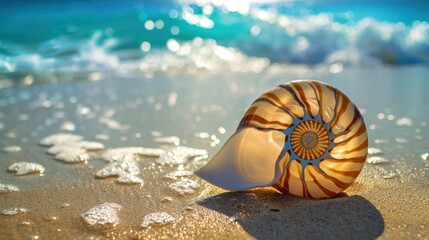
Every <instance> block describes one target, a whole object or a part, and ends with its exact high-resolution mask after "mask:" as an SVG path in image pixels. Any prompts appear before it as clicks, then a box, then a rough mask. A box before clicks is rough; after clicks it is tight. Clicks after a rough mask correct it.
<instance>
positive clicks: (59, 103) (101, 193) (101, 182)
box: [0, 67, 429, 239]
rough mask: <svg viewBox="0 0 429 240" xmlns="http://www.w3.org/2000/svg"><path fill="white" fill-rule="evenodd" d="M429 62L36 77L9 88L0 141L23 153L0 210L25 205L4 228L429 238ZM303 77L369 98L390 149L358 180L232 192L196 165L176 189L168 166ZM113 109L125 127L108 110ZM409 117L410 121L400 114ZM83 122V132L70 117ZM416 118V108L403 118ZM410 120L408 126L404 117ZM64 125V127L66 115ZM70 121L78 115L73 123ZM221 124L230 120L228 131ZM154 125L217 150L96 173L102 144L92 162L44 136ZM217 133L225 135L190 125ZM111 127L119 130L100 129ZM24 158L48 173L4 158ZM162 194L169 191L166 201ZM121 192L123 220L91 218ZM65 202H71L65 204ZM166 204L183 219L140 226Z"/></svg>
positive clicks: (131, 136)
mask: <svg viewBox="0 0 429 240" xmlns="http://www.w3.org/2000/svg"><path fill="white" fill-rule="evenodd" d="M428 74H429V70H428V69H425V68H420V67H404V68H372V69H345V70H344V71H343V72H340V73H338V74H330V73H329V72H326V71H323V70H320V71H318V70H315V71H291V72H287V73H285V72H280V73H276V72H271V73H264V74H243V73H222V74H212V73H197V74H193V75H189V74H176V75H174V76H169V75H166V74H155V76H154V77H153V78H150V79H147V78H139V77H122V78H114V79H104V80H102V81H98V82H74V83H63V84H40V85H34V86H30V87H22V88H20V87H14V88H7V89H2V90H0V123H1V124H2V125H3V128H2V129H1V130H0V135H1V136H2V137H1V140H0V147H1V149H3V148H4V147H7V146H11V145H18V146H20V147H21V149H22V150H21V151H20V152H15V153H5V152H1V153H0V183H2V184H12V185H15V186H17V187H19V189H20V191H18V192H12V193H4V194H1V195H0V199H1V200H0V211H2V210H4V209H8V208H12V207H22V208H25V209H27V212H24V213H20V214H17V215H14V216H5V215H0V236H1V237H0V238H2V239H28V238H34V239H36V238H38V239H59V238H62V239H82V238H84V239H86V238H94V239H104V238H113V237H116V238H120V239H123V238H141V239H151V238H156V239H158V238H178V239H225V238H230V239H251V238H256V239H278V238H283V239H285V238H287V239H302V238H306V239H316V238H328V239H339V238H342V239H344V238H347V239H374V238H381V239H419V238H420V239H428V238H429V225H428V224H427V216H429V208H428V207H427V206H428V205H429V198H428V196H429V175H428V173H429V161H428V160H424V157H422V155H423V154H425V153H427V152H429V128H428V127H427V118H428V116H429V115H428V113H429V105H427V102H429V96H428V95H427V93H426V92H427V89H429V82H428V81H427V79H426V78H427V76H428ZM300 78H316V79H319V80H322V81H326V82H328V83H330V84H333V85H334V86H336V87H337V88H339V89H341V90H342V91H343V92H344V93H346V94H347V95H348V96H349V97H350V99H351V100H352V101H354V103H355V104H356V105H357V106H358V107H359V108H360V109H361V110H362V112H363V113H364V118H365V121H366V124H367V127H368V134H369V142H370V147H373V148H377V149H380V150H382V153H380V154H378V156H380V157H383V158H384V159H386V160H387V161H388V162H387V163H380V164H369V163H368V164H366V166H365V167H364V170H363V172H362V173H361V175H360V176H359V177H358V179H357V181H356V182H355V183H354V184H353V185H352V186H351V187H350V188H348V189H347V190H346V191H345V192H344V193H343V194H341V195H340V196H338V197H336V198H333V199H327V200H312V199H305V198H299V197H293V196H289V195H282V194H278V193H277V192H275V190H273V189H271V188H265V189H255V190H251V191H247V192H228V191H224V190H222V189H219V188H216V187H214V186H211V185H210V184H208V183H205V182H204V181H202V180H200V179H198V178H197V177H195V176H189V177H186V178H188V179H190V180H193V181H196V182H197V183H199V184H201V187H200V188H198V189H196V190H195V192H194V193H192V194H188V195H185V196H180V195H178V194H177V193H175V192H174V191H172V190H171V189H170V188H169V185H170V184H172V183H174V182H177V181H178V180H179V179H180V178H179V179H176V180H174V179H168V178H165V177H164V175H165V174H167V173H169V172H171V171H175V170H195V169H197V168H198V167H200V166H201V165H203V164H204V163H205V161H207V160H208V159H209V158H210V156H212V155H213V154H214V153H216V151H217V150H218V149H219V148H220V147H221V145H222V144H223V143H224V142H225V141H226V139H227V138H228V137H229V135H230V134H232V132H233V131H234V129H235V127H236V126H237V124H238V122H239V120H240V118H241V116H242V114H243V113H244V111H245V110H246V109H247V107H248V106H249V105H250V103H251V102H252V101H253V100H254V99H255V98H256V97H257V96H258V95H260V94H261V93H262V92H264V91H266V90H267V89H269V88H271V87H273V86H275V85H277V84H280V83H284V82H287V81H289V80H293V79H300ZM106 116H109V119H111V120H114V121H116V122H117V123H119V127H115V126H114V124H113V125H109V124H106V122H105V121H104V122H103V121H100V119H101V118H103V117H106ZM404 118H408V119H409V120H411V122H412V123H411V124H408V123H407V124H401V122H400V121H399V122H398V120H400V119H404ZM67 122H69V123H73V124H74V126H75V129H74V130H73V131H67V130H61V127H62V126H63V129H64V123H67ZM405 122H407V121H405ZM398 125H405V126H398ZM65 129H67V127H66V128H65ZM68 129H69V130H71V128H68ZM221 129H225V130H226V131H225V133H224V134H222V133H223V131H222V130H221ZM153 131H159V132H160V133H162V134H163V136H178V137H179V138H180V139H181V143H180V144H181V145H182V146H187V147H193V148H199V149H206V150H207V151H208V153H209V158H208V159H205V160H193V159H189V160H188V161H187V162H185V163H183V164H179V165H161V164H158V163H156V158H155V157H146V156H139V157H138V164H139V167H140V169H141V174H140V175H139V176H140V177H141V178H142V179H143V180H144V182H145V183H144V185H143V186H140V185H138V184H137V185H124V184H118V183H116V182H115V178H114V177H112V178H105V179H99V178H96V177H95V173H96V172H97V171H98V170H100V169H101V168H103V167H104V166H105V165H106V164H107V163H106V162H105V161H103V160H101V159H100V157H99V156H100V155H99V154H100V153H102V151H91V152H89V153H90V156H91V158H90V160H89V161H87V163H76V164H67V163H64V162H61V161H58V160H55V159H54V157H53V156H51V155H47V154H46V153H45V151H46V148H44V147H42V146H40V145H39V144H38V143H39V141H40V140H41V139H42V138H44V137H46V136H48V135H51V134H55V133H60V132H69V133H73V134H78V135H81V136H83V137H84V138H85V140H89V141H96V142H101V143H103V144H104V145H105V146H106V148H107V149H112V148H118V147H130V146H140V147H150V148H164V149H170V148H174V146H171V145H168V146H162V144H159V143H155V142H154V135H157V134H158V133H153ZM199 132H207V133H209V135H215V136H216V138H215V139H219V141H220V143H219V144H217V142H216V141H213V140H210V139H200V138H196V137H194V135H195V133H199ZM99 134H103V135H107V136H109V139H102V140H101V139H100V138H99V137H98V138H97V137H96V135H99ZM19 161H27V162H35V163H39V164H41V165H42V166H44V167H45V168H46V170H45V172H44V174H43V176H39V175H37V174H36V175H28V176H15V175H14V174H13V173H10V172H8V171H7V169H8V167H9V166H10V165H11V164H13V163H15V162H19ZM166 196H170V197H172V198H173V201H171V202H161V199H163V198H164V197H166ZM104 202H112V203H117V204H120V205H121V206H122V209H121V210H119V211H118V216H119V218H120V222H119V224H118V225H117V226H116V227H114V228H110V229H104V230H95V229H91V228H89V227H88V226H87V225H86V224H85V223H84V221H83V220H82V218H81V214H82V213H85V212H86V211H88V210H89V209H90V208H92V207H94V206H96V205H98V204H101V203H104ZM66 203H67V204H69V207H64V206H63V205H64V204H66ZM160 211H163V212H166V213H169V214H170V215H172V216H173V217H174V218H175V221H174V222H173V223H170V224H166V225H164V226H158V227H156V226H154V227H149V228H141V227H139V225H140V224H141V220H142V218H143V217H144V216H145V215H146V214H149V213H152V212H160Z"/></svg>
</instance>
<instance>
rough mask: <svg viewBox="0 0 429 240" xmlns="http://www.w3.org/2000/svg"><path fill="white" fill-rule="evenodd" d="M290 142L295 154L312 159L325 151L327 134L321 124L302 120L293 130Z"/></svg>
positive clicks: (327, 139) (327, 141)
mask: <svg viewBox="0 0 429 240" xmlns="http://www.w3.org/2000/svg"><path fill="white" fill-rule="evenodd" d="M290 143H291V146H292V150H293V151H294V152H295V154H296V155H297V156H299V157H300V158H303V159H307V160H313V159H316V158H319V157H321V156H322V155H323V154H324V153H325V152H326V149H327V148H328V144H329V135H328V132H327V131H326V129H325V128H324V127H323V125H322V124H320V123H318V122H316V121H313V120H308V121H303V122H301V123H300V124H298V125H297V126H296V127H295V129H294V130H293V132H292V134H291V139H290Z"/></svg>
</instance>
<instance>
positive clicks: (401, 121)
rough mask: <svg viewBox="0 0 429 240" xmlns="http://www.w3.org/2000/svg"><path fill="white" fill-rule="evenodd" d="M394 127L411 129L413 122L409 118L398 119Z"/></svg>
mask: <svg viewBox="0 0 429 240" xmlns="http://www.w3.org/2000/svg"><path fill="white" fill-rule="evenodd" d="M396 125H398V126H405V127H411V126H412V125H413V121H412V120H411V118H400V119H398V120H396Z"/></svg>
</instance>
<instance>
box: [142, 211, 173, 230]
mask: <svg viewBox="0 0 429 240" xmlns="http://www.w3.org/2000/svg"><path fill="white" fill-rule="evenodd" d="M174 221H175V218H174V217H173V216H171V215H170V214H168V213H165V212H155V213H149V214H147V215H146V216H144V217H143V219H142V223H141V224H140V226H141V227H143V228H147V227H149V226H163V225H166V224H169V223H172V222H174Z"/></svg>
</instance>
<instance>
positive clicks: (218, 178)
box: [194, 128, 285, 191]
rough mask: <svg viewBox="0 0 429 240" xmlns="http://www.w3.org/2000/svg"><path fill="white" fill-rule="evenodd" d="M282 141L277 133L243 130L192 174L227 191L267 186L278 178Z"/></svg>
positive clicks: (280, 134) (283, 137)
mask: <svg viewBox="0 0 429 240" xmlns="http://www.w3.org/2000/svg"><path fill="white" fill-rule="evenodd" d="M284 141H285V135H284V134H283V133H282V132H279V131H261V130H257V129H255V128H243V129H241V130H240V131H238V132H236V133H235V134H234V135H233V136H232V137H231V138H230V139H228V141H227V142H226V143H225V145H224V146H223V147H222V148H221V150H220V151H219V152H218V153H217V154H216V155H215V156H214V157H213V158H212V159H211V160H210V161H209V162H208V163H207V164H206V165H205V166H203V167H202V168H200V169H198V170H197V171H195V172H194V174H195V175H197V176H199V177H200V178H202V179H204V180H206V181H208V182H210V183H211V184H213V185H216V186H218V187H221V188H224V189H227V190H234V191H238V190H246V189H250V188H255V187H264V186H270V185H272V184H274V183H275V182H276V181H277V178H278V177H279V176H280V175H281V173H280V171H281V170H280V168H279V166H278V162H277V160H278V156H279V155H280V152H281V151H282V148H283V145H284Z"/></svg>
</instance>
